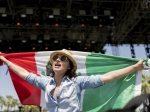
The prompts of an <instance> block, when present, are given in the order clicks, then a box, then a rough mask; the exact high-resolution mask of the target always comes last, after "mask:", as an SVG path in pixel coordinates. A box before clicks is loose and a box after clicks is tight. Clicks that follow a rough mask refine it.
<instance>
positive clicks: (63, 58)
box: [52, 55, 68, 61]
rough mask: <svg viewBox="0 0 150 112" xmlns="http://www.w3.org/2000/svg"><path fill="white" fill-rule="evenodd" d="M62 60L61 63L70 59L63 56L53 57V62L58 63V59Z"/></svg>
mask: <svg viewBox="0 0 150 112" xmlns="http://www.w3.org/2000/svg"><path fill="white" fill-rule="evenodd" d="M58 58H59V59H60V60H61V61H66V60H67V59H68V58H67V57H66V56H61V57H58V56H57V55H55V56H53V58H52V59H53V61H56V60H57V59H58Z"/></svg>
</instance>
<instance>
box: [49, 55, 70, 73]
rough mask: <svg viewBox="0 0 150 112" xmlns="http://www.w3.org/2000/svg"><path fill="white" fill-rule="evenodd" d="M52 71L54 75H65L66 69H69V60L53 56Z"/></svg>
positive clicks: (61, 56)
mask: <svg viewBox="0 0 150 112" xmlns="http://www.w3.org/2000/svg"><path fill="white" fill-rule="evenodd" d="M52 59H53V64H52V67H53V71H54V72H55V74H57V73H59V74H65V73H66V71H67V70H68V69H70V64H69V59H68V58H67V57H66V56H64V55H59V54H58V55H55V56H53V58H52Z"/></svg>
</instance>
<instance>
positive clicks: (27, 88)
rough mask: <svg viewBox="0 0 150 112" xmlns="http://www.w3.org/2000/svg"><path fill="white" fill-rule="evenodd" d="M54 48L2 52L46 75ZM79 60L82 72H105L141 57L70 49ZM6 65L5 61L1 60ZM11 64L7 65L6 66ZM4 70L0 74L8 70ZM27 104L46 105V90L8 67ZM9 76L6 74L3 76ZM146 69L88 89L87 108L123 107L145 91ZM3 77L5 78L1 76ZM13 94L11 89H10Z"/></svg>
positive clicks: (91, 111)
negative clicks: (38, 50) (142, 84)
mask: <svg viewBox="0 0 150 112" xmlns="http://www.w3.org/2000/svg"><path fill="white" fill-rule="evenodd" d="M52 52H53V51H43V52H24V53H9V54H1V55H3V56H4V57H6V58H7V59H8V60H10V61H11V62H12V63H14V64H17V65H19V66H21V67H23V68H25V69H26V70H28V71H29V72H32V73H34V74H36V75H38V76H42V77H47V76H46V64H47V62H48V60H49V57H50V54H51V53H52ZM70 52H71V53H72V55H73V57H74V59H75V60H76V62H77V74H78V76H81V75H83V76H86V75H87V76H90V75H103V74H105V73H107V72H110V71H112V70H117V69H121V68H124V67H127V66H130V65H133V64H135V63H136V62H138V61H139V59H133V58H125V57H116V56H111V55H106V54H99V53H90V52H79V51H70ZM0 65H1V66H0V68H2V66H4V65H2V62H0ZM5 67H7V66H5ZM0 70H1V72H0V73H1V74H0V75H4V73H6V71H4V70H2V69H0ZM7 75H10V78H11V80H12V84H13V86H14V89H15V91H16V93H17V96H18V98H19V100H20V102H21V103H22V104H23V105H37V106H45V101H44V92H43V91H42V90H40V89H38V88H36V87H34V86H32V85H30V84H28V83H27V82H25V81H24V80H23V79H21V78H20V77H18V76H17V75H16V74H15V73H14V72H12V71H11V70H10V69H9V67H8V74H7ZM3 77H5V76H3ZM141 78H142V71H139V72H137V73H132V74H130V75H128V76H125V77H122V78H120V79H118V80H116V81H113V82H110V83H108V84H105V85H104V86H101V87H98V88H94V89H87V90H84V91H82V93H81V96H82V97H81V105H82V111H83V112H105V111H107V110H109V109H120V108H123V107H124V106H125V105H126V103H127V102H128V101H129V100H131V99H132V98H133V97H135V96H137V95H140V94H141ZM0 80H2V79H0ZM8 94H9V93H8Z"/></svg>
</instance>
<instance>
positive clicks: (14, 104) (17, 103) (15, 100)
mask: <svg viewBox="0 0 150 112" xmlns="http://www.w3.org/2000/svg"><path fill="white" fill-rule="evenodd" d="M18 105H19V102H18V100H17V99H13V100H12V104H11V109H12V108H14V110H15V107H16V106H18Z"/></svg>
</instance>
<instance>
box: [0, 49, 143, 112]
mask: <svg viewBox="0 0 150 112" xmlns="http://www.w3.org/2000/svg"><path fill="white" fill-rule="evenodd" d="M0 60H1V61H3V63H5V64H6V65H7V66H8V67H9V68H10V69H11V70H12V71H13V72H15V73H16V74H17V75H18V76H20V77H21V78H23V79H24V80H26V81H27V82H28V83H30V84H33V85H35V86H37V87H39V88H41V89H42V90H43V91H45V101H46V106H47V110H48V112H79V111H80V107H81V105H80V95H81V94H80V93H81V91H82V90H83V89H88V88H95V87H99V86H102V85H103V84H104V83H108V82H111V81H113V80H116V79H118V78H121V77H123V76H126V75H128V74H130V73H132V72H135V71H138V70H142V69H144V67H143V61H144V60H140V61H139V62H138V63H136V64H134V65H132V66H129V67H126V68H123V69H120V70H115V71H112V72H108V73H106V74H104V75H95V76H93V75H92V76H77V75H76V73H75V72H76V69H77V64H76V61H75V60H74V58H73V57H72V55H71V53H70V52H69V51H68V50H65V49H63V50H61V51H55V52H53V53H52V54H51V56H50V60H49V61H50V62H51V63H52V77H50V78H43V77H39V76H36V75H35V74H33V73H29V72H28V71H27V70H25V69H24V68H21V67H19V66H17V65H15V64H13V63H11V62H10V61H9V60H7V59H6V58H5V57H3V56H0Z"/></svg>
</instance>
